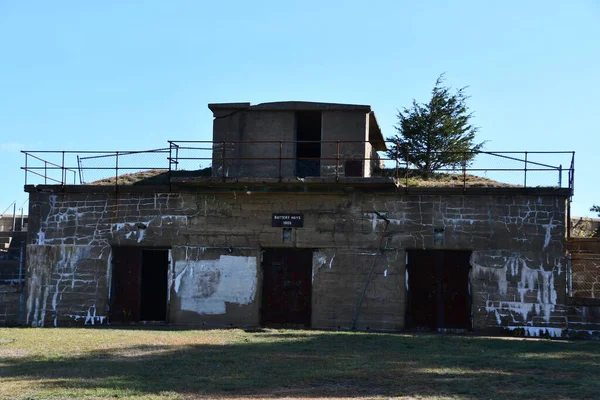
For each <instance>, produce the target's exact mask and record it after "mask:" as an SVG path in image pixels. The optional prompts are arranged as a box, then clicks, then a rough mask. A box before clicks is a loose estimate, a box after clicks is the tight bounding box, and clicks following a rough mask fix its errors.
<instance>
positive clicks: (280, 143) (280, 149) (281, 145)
mask: <svg viewBox="0 0 600 400" xmlns="http://www.w3.org/2000/svg"><path fill="white" fill-rule="evenodd" d="M282 152H283V143H282V142H281V140H280V141H279V181H281V156H282Z"/></svg>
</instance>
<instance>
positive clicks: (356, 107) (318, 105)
mask: <svg viewBox="0 0 600 400" xmlns="http://www.w3.org/2000/svg"><path fill="white" fill-rule="evenodd" d="M208 108H209V109H210V110H211V111H215V110H222V109H228V110H231V109H236V110H243V109H246V110H248V111H325V110H328V111H364V112H370V111H371V106H369V105H365V104H342V103H322V102H314V101H274V102H268V103H260V104H254V105H252V104H250V103H211V104H209V105H208Z"/></svg>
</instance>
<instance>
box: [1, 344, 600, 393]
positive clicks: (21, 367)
mask: <svg viewBox="0 0 600 400" xmlns="http://www.w3.org/2000/svg"><path fill="white" fill-rule="evenodd" d="M201 334H202V332H199V335H201ZM0 361H1V363H2V364H1V365H3V366H2V367H1V368H0V376H2V378H3V379H9V380H10V379H19V380H22V381H37V382H38V384H40V385H42V386H43V389H44V390H50V391H52V390H55V391H57V392H60V391H61V390H62V391H65V390H69V391H72V390H77V389H86V390H89V389H98V390H102V391H103V393H111V391H115V392H119V391H127V392H128V393H134V394H141V395H146V394H160V393H163V392H175V393H179V394H182V395H187V396H193V395H206V396H226V397H239V396H248V395H254V396H273V397H285V396H288V397H289V396H293V397H306V398H310V397H334V396H335V397H340V396H344V397H347V396H348V397H361V396H419V397H426V396H460V397H464V398H505V399H521V398H594V397H595V396H597V394H598V393H600V379H598V378H599V372H598V371H600V345H599V344H598V343H589V342H577V343H573V342H554V341H531V340H503V339H496V338H474V337H456V336H434V335H431V336H427V335H419V336H410V335H389V334H340V333H311V334H308V333H306V334H303V333H296V334H295V333H287V332H286V333H276V332H275V333H273V332H264V333H263V332H258V333H252V334H248V333H241V334H240V335H239V337H236V339H235V341H234V342H233V343H230V344H224V345H212V344H211V345H183V346H170V345H152V344H143V345H140V346H135V347H129V348H115V349H108V350H96V351H93V352H90V353H86V354H84V355H80V356H69V355H66V356H65V357H61V358H58V359H47V360H43V359H39V358H38V359H36V358H28V357H23V358H5V359H2V360H0Z"/></svg>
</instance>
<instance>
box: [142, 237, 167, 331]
mask: <svg viewBox="0 0 600 400" xmlns="http://www.w3.org/2000/svg"><path fill="white" fill-rule="evenodd" d="M168 273H169V252H168V250H164V249H161V250H142V286H141V301H140V319H141V320H142V321H165V320H166V319H167V290H168Z"/></svg>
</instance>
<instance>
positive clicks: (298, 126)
mask: <svg viewBox="0 0 600 400" xmlns="http://www.w3.org/2000/svg"><path fill="white" fill-rule="evenodd" d="M208 108H209V109H210V110H211V111H212V112H213V116H214V117H215V119H214V123H213V141H214V142H215V145H217V144H218V143H222V145H221V147H219V146H218V145H217V146H215V151H214V153H213V173H214V174H215V175H219V176H220V175H225V176H246V177H252V176H261V177H264V176H273V177H277V176H298V177H307V176H328V175H335V174H339V175H342V176H344V175H345V176H354V177H369V176H371V174H372V172H373V170H374V169H375V168H377V167H378V166H379V157H378V156H377V151H384V150H386V147H385V141H384V138H383V135H382V133H381V130H380V128H379V124H378V123H377V118H375V113H374V112H373V111H372V110H371V106H368V105H360V104H338V103H318V102H306V101H281V102H273V103H261V104H256V105H251V104H250V103H214V104H209V105H208Z"/></svg>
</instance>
